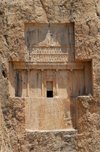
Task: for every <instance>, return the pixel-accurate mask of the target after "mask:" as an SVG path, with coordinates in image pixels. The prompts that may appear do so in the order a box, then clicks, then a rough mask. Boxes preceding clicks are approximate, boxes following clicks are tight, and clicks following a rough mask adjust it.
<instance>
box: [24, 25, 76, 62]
mask: <svg viewBox="0 0 100 152" xmlns="http://www.w3.org/2000/svg"><path fill="white" fill-rule="evenodd" d="M73 33H74V32H73V24H25V48H26V50H25V51H26V52H25V55H26V60H31V61H33V62H66V61H69V60H70V59H71V56H73V54H74V52H73V51H74V34H73ZM69 55H70V57H69Z"/></svg>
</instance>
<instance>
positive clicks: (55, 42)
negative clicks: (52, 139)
mask: <svg viewBox="0 0 100 152" xmlns="http://www.w3.org/2000/svg"><path fill="white" fill-rule="evenodd" d="M9 70H10V73H9V86H10V87H9V88H10V96H11V97H19V98H23V99H24V100H25V111H26V113H25V124H26V129H27V130H34V131H36V130H60V129H63V130H66V129H74V128H77V103H76V98H77V96H82V95H88V94H90V93H91V94H92V77H91V75H92V73H91V72H92V68H91V61H85V62H75V36H74V24H73V23H68V24H62V23H59V24H58V23H57V24H43V23H39V24H37V23H26V24H25V61H10V62H9Z"/></svg>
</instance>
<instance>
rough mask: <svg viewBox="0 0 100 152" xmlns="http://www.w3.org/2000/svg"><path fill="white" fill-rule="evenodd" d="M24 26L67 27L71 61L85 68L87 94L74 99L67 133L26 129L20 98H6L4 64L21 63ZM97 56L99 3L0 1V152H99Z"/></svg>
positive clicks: (7, 87)
mask: <svg viewBox="0 0 100 152" xmlns="http://www.w3.org/2000/svg"><path fill="white" fill-rule="evenodd" d="M27 23H28V24H31V23H37V24H40V23H44V24H48V25H50V24H70V23H72V24H73V25H74V40H75V46H74V47H75V48H74V49H75V54H74V57H73V58H74V62H75V64H76V63H82V64H84V63H85V62H89V63H91V71H92V72H91V77H92V81H91V82H92V93H91V94H85V96H84V94H82V96H75V103H76V109H75V110H74V112H76V114H75V123H76V125H75V127H74V128H75V129H74V130H72V131H71V130H67V131H66V130H53V131H52V130H50V131H35V132H33V131H31V130H26V129H27V128H26V124H25V122H26V120H25V118H26V112H25V110H26V98H19V97H12V96H11V95H10V93H9V90H10V85H9V73H10V72H9V69H10V68H9V62H15V61H16V62H17V61H18V62H19V61H20V62H22V61H25V60H26V57H25V26H26V24H27ZM46 42H47V41H46ZM56 44H57V45H58V43H56ZM99 51H100V1H99V0H88V1H87V0H20V1H19V0H0V151H1V152H51V151H52V152H53V151H56V152H58V151H61V152H67V151H68V152H69V151H71V152H90V151H91V152H94V151H95V152H99V151H100V52H99ZM72 62H73V60H72ZM87 73H88V70H87ZM76 89H77V88H76ZM40 110H41V109H40Z"/></svg>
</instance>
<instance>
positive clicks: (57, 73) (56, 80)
mask: <svg viewBox="0 0 100 152" xmlns="http://www.w3.org/2000/svg"><path fill="white" fill-rule="evenodd" d="M56 96H58V69H56Z"/></svg>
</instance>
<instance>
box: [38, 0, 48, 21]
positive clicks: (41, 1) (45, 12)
mask: <svg viewBox="0 0 100 152" xmlns="http://www.w3.org/2000/svg"><path fill="white" fill-rule="evenodd" d="M40 2H41V4H42V7H43V9H44V11H45V13H46V17H47V21H48V23H50V22H49V19H48V16H47V11H46V9H45V6H44V4H43V2H42V0H40Z"/></svg>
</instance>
